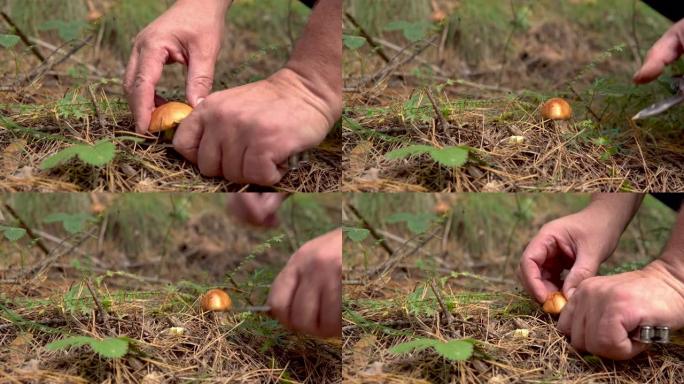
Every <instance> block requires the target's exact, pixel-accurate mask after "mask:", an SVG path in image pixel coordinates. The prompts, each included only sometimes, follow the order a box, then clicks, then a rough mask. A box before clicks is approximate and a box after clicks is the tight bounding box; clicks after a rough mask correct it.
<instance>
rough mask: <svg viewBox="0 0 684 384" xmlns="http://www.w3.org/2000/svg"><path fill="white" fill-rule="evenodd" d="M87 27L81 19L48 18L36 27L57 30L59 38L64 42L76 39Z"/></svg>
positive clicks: (43, 29) (44, 29)
mask: <svg viewBox="0 0 684 384" xmlns="http://www.w3.org/2000/svg"><path fill="white" fill-rule="evenodd" d="M87 27H88V23H87V22H85V21H83V20H73V21H64V20H48V21H46V22H45V23H43V25H41V26H39V27H38V29H39V30H41V31H55V30H56V31H57V34H58V35H59V38H60V39H62V40H63V41H65V42H68V41H72V40H76V39H78V38H79V37H80V36H81V35H82V34H83V31H84V30H85V29H86V28H87Z"/></svg>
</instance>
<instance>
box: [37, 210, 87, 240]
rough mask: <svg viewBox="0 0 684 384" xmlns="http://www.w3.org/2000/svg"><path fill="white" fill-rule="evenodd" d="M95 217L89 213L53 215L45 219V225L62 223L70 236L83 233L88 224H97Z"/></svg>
mask: <svg viewBox="0 0 684 384" xmlns="http://www.w3.org/2000/svg"><path fill="white" fill-rule="evenodd" d="M95 221H96V220H95V217H93V215H91V214H90V213H87V212H80V213H73V214H69V213H53V214H50V215H48V216H46V217H45V218H44V219H43V222H44V223H47V224H50V223H62V227H63V228H64V230H65V231H67V232H69V233H70V234H72V235H73V234H76V233H79V232H81V231H83V229H84V227H85V225H86V224H87V223H92V222H95Z"/></svg>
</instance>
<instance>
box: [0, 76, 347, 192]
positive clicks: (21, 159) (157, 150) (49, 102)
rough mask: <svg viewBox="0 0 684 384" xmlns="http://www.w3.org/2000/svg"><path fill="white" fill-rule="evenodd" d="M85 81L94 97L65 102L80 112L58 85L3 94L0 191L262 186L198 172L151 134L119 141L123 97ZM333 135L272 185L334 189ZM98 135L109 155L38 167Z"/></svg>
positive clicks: (124, 122) (124, 123) (124, 130)
mask: <svg viewBox="0 0 684 384" xmlns="http://www.w3.org/2000/svg"><path fill="white" fill-rule="evenodd" d="M93 88H95V92H96V94H95V96H94V97H90V96H89V93H88V92H87V91H86V90H82V91H77V92H79V94H80V96H81V97H83V98H84V99H83V100H84V101H85V104H84V102H83V101H80V104H79V101H75V102H74V103H73V104H72V105H70V107H73V108H77V109H78V110H80V111H82V112H83V114H84V115H85V116H84V117H75V116H72V115H67V116H64V110H63V109H64V107H63V106H61V105H58V102H56V101H55V99H56V100H60V99H61V95H59V92H64V91H61V90H60V88H57V89H50V90H48V93H49V94H46V90H41V91H40V92H41V94H40V95H33V96H31V97H27V96H26V93H27V92H28V91H26V90H23V91H20V90H18V91H17V92H16V93H14V94H11V95H10V94H5V95H3V97H2V102H3V104H4V105H5V107H3V108H2V110H0V113H2V115H3V116H4V118H5V119H9V122H8V123H7V124H0V152H2V153H3V158H4V160H3V165H4V167H2V169H0V189H1V190H5V191H41V192H51V191H107V192H128V191H133V192H152V191H158V192H163V191H179V192H231V191H238V190H259V189H263V188H260V187H258V186H248V185H238V184H235V183H231V182H228V181H226V180H223V179H218V178H216V179H211V178H206V177H203V176H202V175H200V173H199V170H198V169H197V168H196V167H195V166H193V165H192V164H190V163H189V162H187V161H186V160H185V159H183V158H182V157H181V156H180V155H178V154H177V153H176V152H175V151H174V150H173V148H172V146H171V145H170V144H169V143H163V142H160V141H158V140H155V139H152V140H150V139H146V140H143V142H141V143H135V142H132V141H130V140H126V138H130V137H135V133H134V132H135V129H134V127H133V121H132V118H131V115H130V112H128V111H127V108H126V107H125V104H123V103H122V102H121V100H120V99H119V98H118V97H116V96H114V97H112V96H111V95H110V94H109V92H108V91H107V90H105V89H101V90H98V88H97V87H93ZM56 95H59V96H56ZM89 101H91V102H89ZM92 101H95V103H93V102H92ZM96 104H97V108H94V105H96ZM33 106H37V107H33ZM27 109H29V110H30V112H27ZM338 132H339V131H338ZM335 136H336V134H335V133H333V134H331V136H330V138H329V139H328V141H326V142H325V143H324V144H323V145H321V146H320V147H318V148H316V149H313V150H312V151H310V152H309V153H308V156H307V157H306V161H304V162H302V163H301V164H300V168H299V169H297V170H293V171H290V172H289V173H288V174H287V175H286V176H285V178H284V179H283V180H282V181H281V182H280V183H279V184H278V185H276V186H275V187H274V188H275V189H277V190H282V191H291V192H294V191H301V192H325V191H331V190H336V189H338V184H339V179H340V177H341V172H340V170H339V166H337V164H339V162H340V153H339V145H335V142H338V140H339V139H336V138H335ZM337 136H339V135H337ZM103 139H104V140H108V141H111V142H114V143H116V145H117V156H116V158H115V159H114V161H112V162H110V163H109V164H107V165H106V166H104V167H92V166H89V165H87V164H83V163H82V162H78V161H71V162H69V163H68V164H65V165H62V166H60V167H58V168H56V169H54V170H50V171H41V170H40V169H39V164H40V163H41V162H42V161H43V160H44V159H45V158H47V157H49V156H51V155H54V154H55V153H57V152H58V151H59V150H62V149H64V148H66V147H68V146H70V145H73V144H74V143H88V144H93V143H95V142H97V141H99V140H103Z"/></svg>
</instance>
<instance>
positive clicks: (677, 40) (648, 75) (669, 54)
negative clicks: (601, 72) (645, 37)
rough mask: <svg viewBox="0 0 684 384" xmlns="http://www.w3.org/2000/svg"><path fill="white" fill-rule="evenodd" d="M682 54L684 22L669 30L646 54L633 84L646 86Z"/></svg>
mask: <svg viewBox="0 0 684 384" xmlns="http://www.w3.org/2000/svg"><path fill="white" fill-rule="evenodd" d="M682 54H684V20H682V21H680V22H678V23H677V24H675V25H674V26H672V28H670V29H669V30H668V31H667V32H666V33H665V34H664V35H663V37H661V38H660V40H658V41H657V42H656V43H655V44H654V45H653V47H652V48H651V50H650V51H649V52H648V55H647V56H646V59H645V60H644V64H643V65H642V66H641V69H639V71H638V72H637V73H636V74H635V75H634V82H635V83H637V84H646V83H650V82H651V81H653V80H655V79H657V78H658V77H659V76H660V75H662V73H663V71H664V70H665V67H666V66H668V65H670V64H672V63H674V62H675V61H676V60H677V59H679V58H680V57H681V56H682Z"/></svg>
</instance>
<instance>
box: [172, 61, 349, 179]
mask: <svg viewBox="0 0 684 384" xmlns="http://www.w3.org/2000/svg"><path fill="white" fill-rule="evenodd" d="M307 83H308V81H307V80H306V79H304V78H303V77H301V76H300V75H299V74H298V73H296V72H294V71H292V70H289V69H282V70H280V71H279V72H278V73H276V74H275V75H273V76H271V77H269V78H268V79H266V80H262V81H259V82H256V83H252V84H248V85H244V86H241V87H237V88H232V89H228V90H225V91H221V92H216V93H213V94H211V95H210V96H209V97H207V98H206V100H205V101H204V102H202V103H201V104H200V105H199V106H198V107H197V108H195V111H194V112H193V113H192V114H191V115H190V116H189V117H188V118H187V119H185V120H183V122H182V123H181V124H180V125H179V127H178V129H177V131H176V134H175V136H174V139H173V145H174V147H175V149H176V151H178V152H179V153H180V154H182V155H183V156H184V157H186V158H187V159H188V160H190V161H191V162H193V163H195V164H197V166H198V167H199V170H200V172H201V173H202V174H203V175H205V176H209V177H224V178H226V179H228V180H230V181H233V182H236V183H241V184H258V185H267V186H268V185H273V184H275V183H277V182H278V181H280V179H281V178H282V177H283V176H284V175H285V173H286V172H287V171H288V159H289V157H290V156H293V155H296V154H298V153H300V152H303V151H305V150H306V149H309V148H312V147H315V146H316V145H318V144H319V143H321V142H322V141H323V139H325V136H326V135H327V133H328V131H329V130H330V128H331V127H332V126H333V125H334V124H335V121H336V119H337V117H338V114H337V112H336V111H335V110H334V109H333V108H332V107H331V106H330V105H328V104H327V103H326V102H325V101H324V100H322V99H321V98H320V97H318V96H317V94H316V91H314V90H313V89H309V88H308V85H307Z"/></svg>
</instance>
